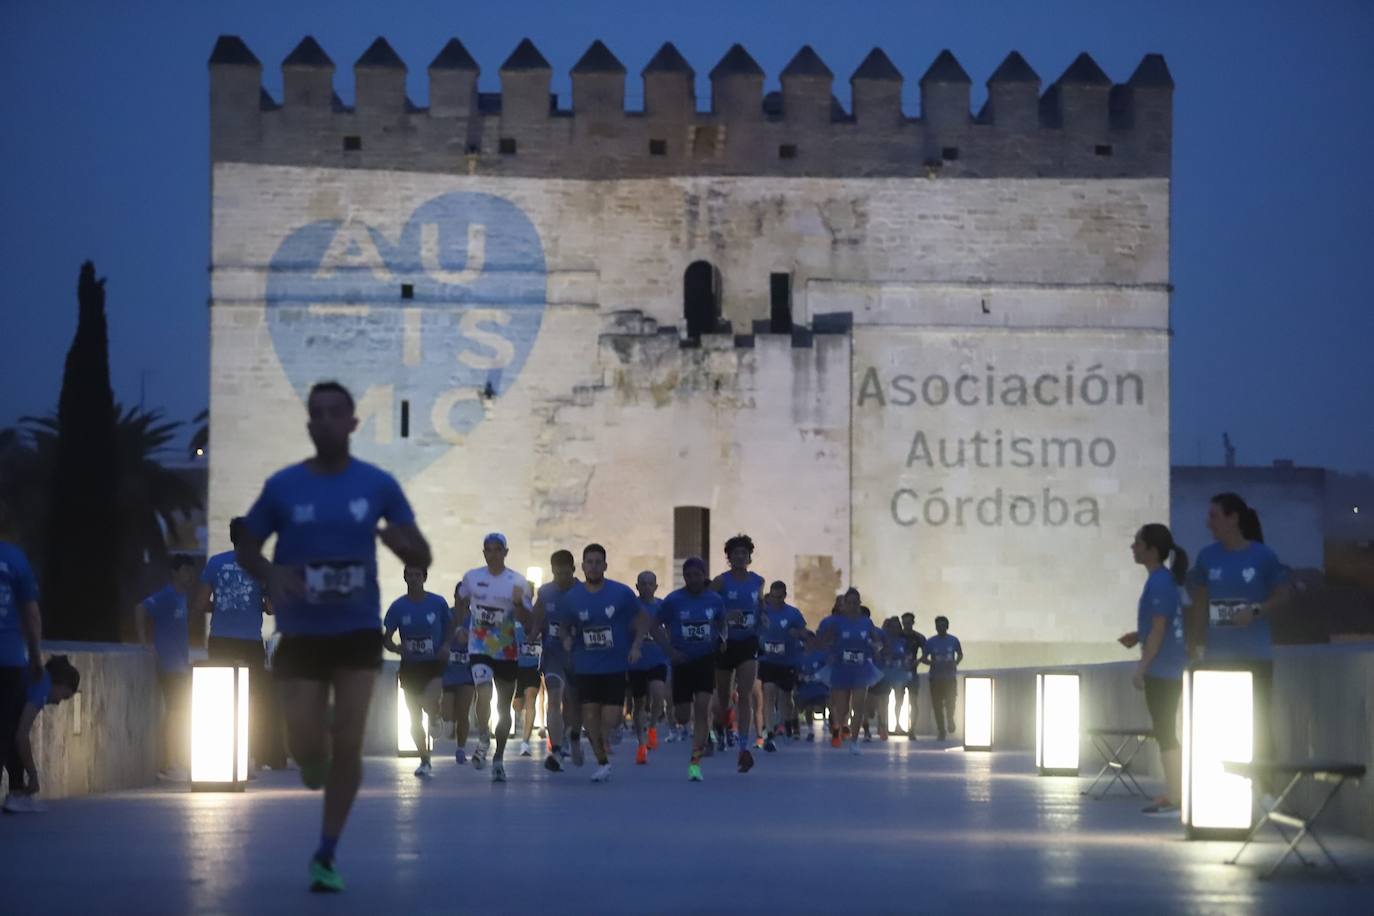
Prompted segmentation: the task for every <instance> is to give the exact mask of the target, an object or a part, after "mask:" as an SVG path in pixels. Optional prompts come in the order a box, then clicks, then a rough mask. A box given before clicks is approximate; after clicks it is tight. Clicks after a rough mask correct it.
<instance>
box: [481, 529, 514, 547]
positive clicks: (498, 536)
mask: <svg viewBox="0 0 1374 916" xmlns="http://www.w3.org/2000/svg"><path fill="white" fill-rule="evenodd" d="M492 541H495V542H496V543H498V544H500V545H501V546H502V547H508V546H510V545H508V544H507V543H506V536H505V535H504V534H502V533H501V532H499V531H493V532H492V533H491V534H489V535H487V536H486V537H484V538H482V546H483V547H485V546H487V545H488V544H490V543H491V542H492Z"/></svg>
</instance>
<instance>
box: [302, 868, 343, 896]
mask: <svg viewBox="0 0 1374 916" xmlns="http://www.w3.org/2000/svg"><path fill="white" fill-rule="evenodd" d="M343 889H344V883H343V879H342V878H340V877H339V870H338V869H337V868H335V867H334V863H333V862H321V861H320V860H319V859H311V860H310V892H311V893H314V894H341V893H343Z"/></svg>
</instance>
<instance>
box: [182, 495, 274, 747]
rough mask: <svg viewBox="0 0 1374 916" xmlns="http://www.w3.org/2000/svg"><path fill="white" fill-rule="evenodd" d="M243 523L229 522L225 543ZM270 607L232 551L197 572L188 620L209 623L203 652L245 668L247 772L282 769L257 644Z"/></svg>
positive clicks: (240, 532) (264, 666) (271, 696)
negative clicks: (249, 729) (248, 708)
mask: <svg viewBox="0 0 1374 916" xmlns="http://www.w3.org/2000/svg"><path fill="white" fill-rule="evenodd" d="M243 531H244V520H243V519H242V518H235V519H232V520H230V522H229V542H230V543H231V544H234V545H237V544H238V542H239V539H240V538H241V537H242V536H243ZM264 613H266V614H270V613H272V608H271V605H270V604H269V603H268V601H267V596H266V594H264V592H263V590H262V586H261V585H260V584H259V583H258V580H256V579H254V578H253V577H252V576H250V575H248V573H247V572H245V571H244V569H243V567H242V566H239V563H238V560H237V559H236V558H235V556H234V551H232V550H227V551H225V552H224V553H217V554H215V555H214V556H212V557H211V558H210V559H209V560H207V561H206V563H205V568H204V569H203V570H201V572H200V585H199V586H198V587H197V589H196V592H195V596H194V597H193V598H192V599H191V619H193V620H204V619H205V616H206V615H207V614H209V615H210V620H209V627H208V630H209V639H208V640H207V641H206V646H205V647H206V652H207V654H208V655H209V657H210V660H211V661H213V662H224V663H226V664H236V665H246V666H247V667H248V671H249V677H248V691H249V693H250V695H251V699H250V703H251V706H252V712H251V716H250V721H251V722H252V732H251V734H249V736H248V747H249V752H248V756H249V760H250V762H249V767H250V769H252V768H257V767H259V766H266V767H271V768H272V769H274V770H280V769H285V767H286V747H285V745H283V744H282V740H281V724H280V721H279V720H280V716H279V715H278V712H277V701H276V696H275V693H274V691H273V690H272V687H271V684H270V683H269V681H268V677H267V652H266V650H265V648H264V646H263V641H262V617H263V614H264Z"/></svg>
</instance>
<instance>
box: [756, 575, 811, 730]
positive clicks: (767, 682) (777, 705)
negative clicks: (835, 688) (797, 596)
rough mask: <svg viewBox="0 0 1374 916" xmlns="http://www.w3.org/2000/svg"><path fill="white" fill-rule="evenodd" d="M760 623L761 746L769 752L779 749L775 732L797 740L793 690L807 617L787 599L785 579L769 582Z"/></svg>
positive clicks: (798, 728)
mask: <svg viewBox="0 0 1374 916" xmlns="http://www.w3.org/2000/svg"><path fill="white" fill-rule="evenodd" d="M762 623H763V629H762V631H761V633H760V637H759V645H760V648H761V649H762V658H761V660H760V661H759V680H761V681H762V682H763V711H764V733H765V734H764V738H763V749H764V750H765V751H767V752H768V753H770V754H771V753H773V752H774V751H776V750H777V749H778V748H777V745H776V744H775V743H774V742H773V738H774V735H775V734H776V733H781V732H783V731H785V733H786V734H787V736H788V737H790V738H792V739H793V740H796V738H797V736H798V734H799V732H800V725H799V723H798V722H797V720H796V707H795V705H794V704H793V701H792V692H793V691H794V690H796V687H797V665H798V664H799V663H800V662H801V654H802V643H801V634H803V633H805V632H806V618H804V617H802V613H801V611H799V610H797V609H796V608H795V607H793V606H792V605H790V604H788V603H787V584H786V583H784V582H781V581H779V582H774V583H773V584H772V585H770V586H768V594H767V595H766V596H765V597H764V600H763V620H762Z"/></svg>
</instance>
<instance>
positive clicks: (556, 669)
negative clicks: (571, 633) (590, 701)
mask: <svg viewBox="0 0 1374 916" xmlns="http://www.w3.org/2000/svg"><path fill="white" fill-rule="evenodd" d="M581 588H582V583H581V582H580V581H578V580H576V579H574V580H573V584H572V586H571V587H570V588H569V589H568V590H567V591H563V590H562V589H560V588H559V587H558V583H556V582H545V583H544V584H543V585H541V586H539V602H540V604H541V605H542V606H543V608H544V637H543V640H542V644H543V647H544V648H543V650H542V653H541V655H540V657H539V667H540V669H541V670H543V671H550V672H553V673H555V674H558V673H563V674H566V673H567V672H569V671H570V670H571V669H572V664H571V659H569V658H568V653H567V652H565V651H563V634H564V632H566V631H567V627H568V614H567V610H566V608H565V607H564V606H563V605H564V600H565V598H567V597H568V596H571V595H572V594H573V593H574V592H576V591H578V590H579V589H581Z"/></svg>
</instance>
